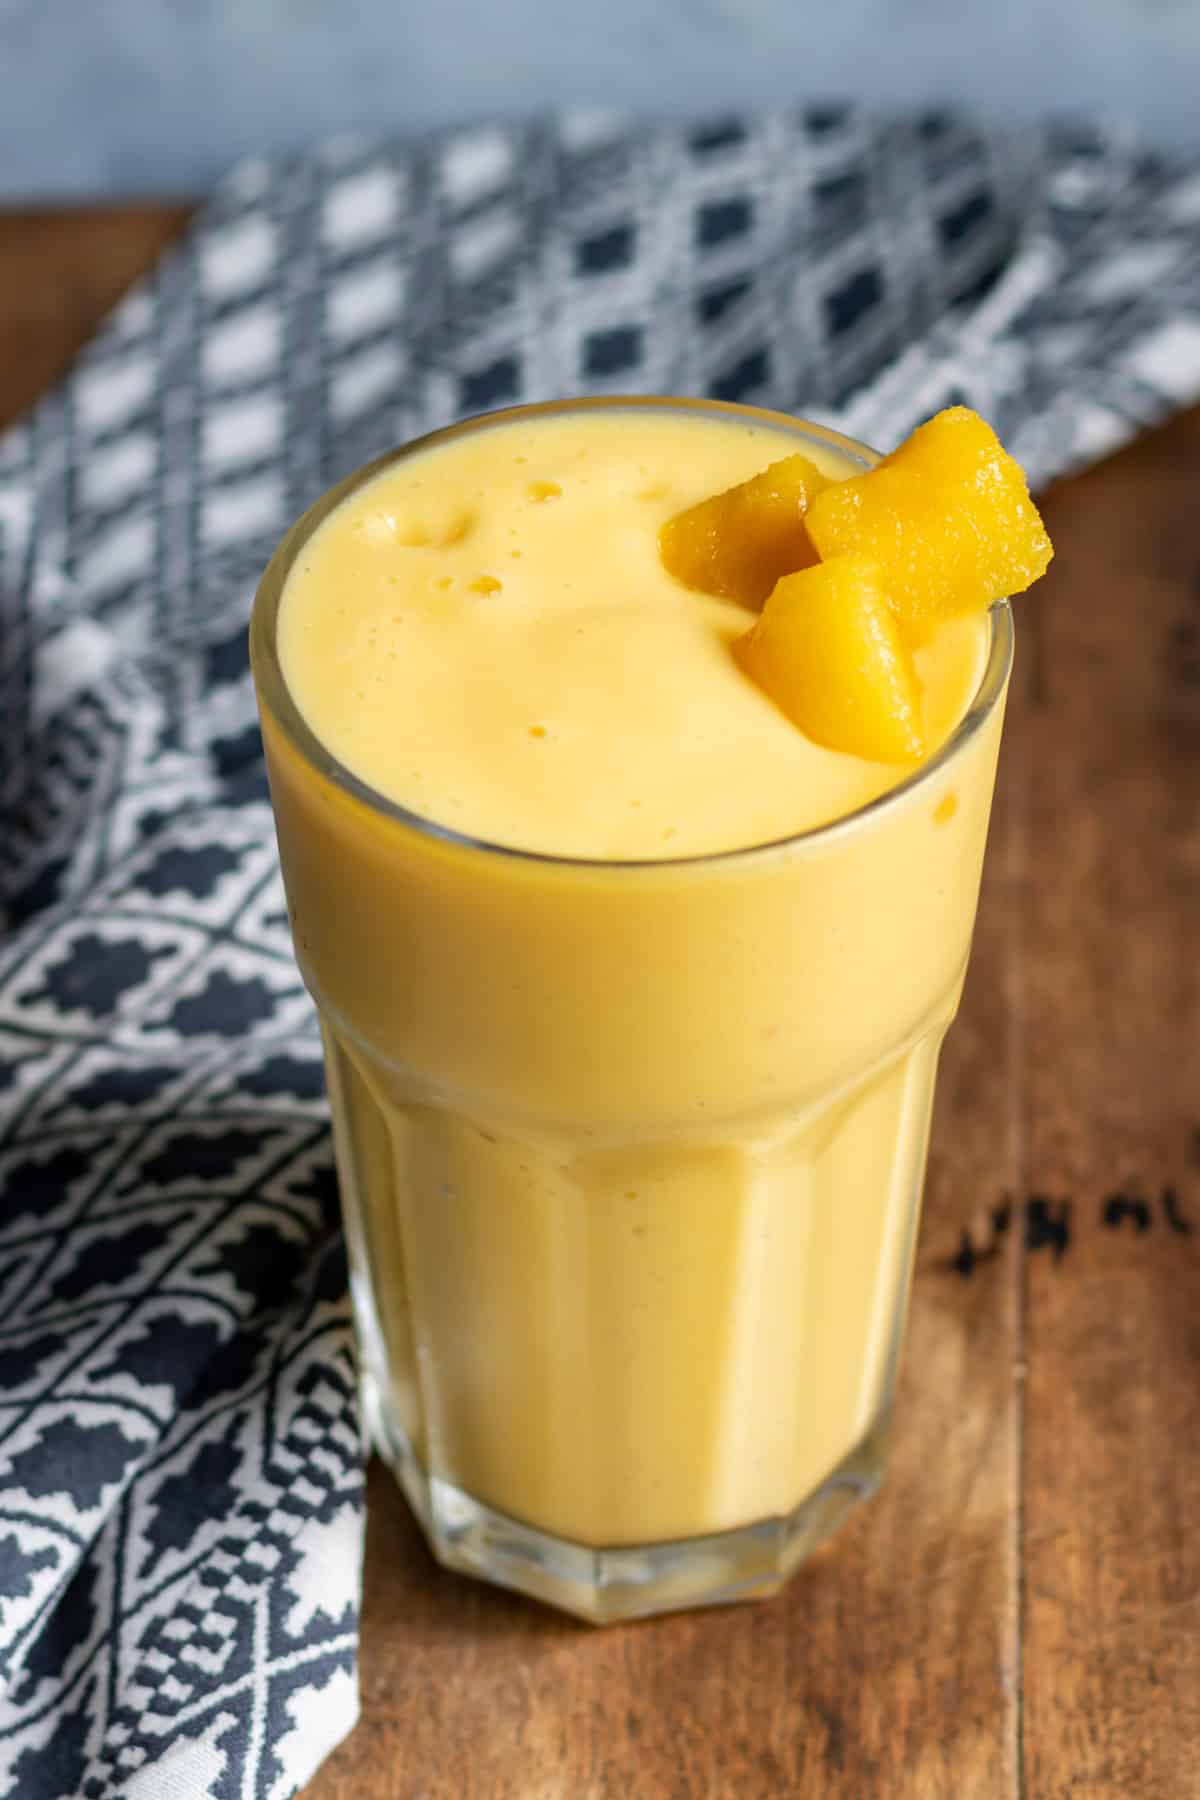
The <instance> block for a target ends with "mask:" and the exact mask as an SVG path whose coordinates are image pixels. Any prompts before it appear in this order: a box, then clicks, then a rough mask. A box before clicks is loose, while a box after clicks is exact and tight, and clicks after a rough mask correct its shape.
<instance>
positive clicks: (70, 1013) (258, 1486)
mask: <svg viewBox="0 0 1200 1800" xmlns="http://www.w3.org/2000/svg"><path fill="white" fill-rule="evenodd" d="M584 391H587V392H597V393H607V392H621V391H630V392H636V391H643V392H653V391H658V392H663V391H676V392H680V393H705V394H712V395H718V396H721V397H724V398H728V399H738V400H750V401H756V402H760V403H763V404H766V405H771V406H777V407H780V408H783V409H785V410H795V411H801V412H805V413H808V414H810V415H814V416H817V417H820V418H825V419H832V420H833V421H834V422H836V423H840V424H842V425H843V426H844V427H845V428H846V429H848V430H851V431H853V432H855V433H856V434H857V435H860V436H863V437H865V438H867V439H868V440H869V441H875V442H877V443H879V444H880V445H881V446H884V447H886V446H887V445H889V444H891V443H893V442H895V441H896V440H897V439H898V438H899V437H901V436H902V435H903V434H904V433H905V432H906V431H907V430H909V429H910V427H911V426H912V425H913V424H915V423H916V422H917V421H918V420H919V419H921V418H922V417H925V416H927V415H928V414H929V413H931V412H933V411H935V410H936V409H937V408H938V407H940V406H942V405H945V404H947V403H949V402H951V401H954V400H959V399H961V400H965V401H967V402H968V403H969V404H971V405H973V406H976V407H977V408H979V410H980V411H983V412H985V413H986V414H987V415H988V416H989V417H990V418H991V419H992V420H993V421H994V423H995V424H996V425H997V427H998V429H999V430H1000V432H1001V434H1002V435H1003V436H1004V437H1006V439H1007V440H1008V441H1009V442H1010V443H1011V444H1012V446H1013V448H1014V450H1015V451H1016V453H1017V454H1018V456H1019V457H1021V459H1022V460H1023V461H1025V463H1026V464H1027V465H1028V466H1029V468H1030V469H1031V471H1032V473H1033V475H1034V477H1035V479H1036V480H1037V481H1038V482H1045V481H1046V480H1048V479H1049V478H1050V477H1051V476H1053V475H1055V474H1057V473H1060V472H1062V471H1063V470H1066V469H1069V468H1073V467H1076V466H1078V465H1080V464H1081V463H1084V462H1086V461H1088V460H1090V459H1092V458H1094V457H1096V456H1098V455H1100V454H1102V453H1104V452H1106V451H1108V450H1110V449H1112V448H1113V447H1115V445H1116V444H1118V443H1119V442H1121V441H1122V440H1123V439H1125V438H1127V437H1129V436H1131V435H1132V434H1133V432H1134V431H1135V430H1136V429H1138V428H1139V427H1140V426H1142V425H1145V424H1149V423H1152V422H1154V421H1156V420H1158V419H1160V418H1162V417H1164V416H1165V415H1166V414H1167V413H1169V412H1170V411H1172V410H1174V409H1176V408H1177V407H1179V406H1182V405H1184V404H1185V403H1187V402H1189V401H1192V400H1194V399H1196V398H1197V397H1198V396H1200V163H1197V164H1192V165H1189V166H1184V165H1182V164H1168V163H1165V162H1163V161H1161V160H1158V159H1156V158H1154V157H1152V156H1148V155H1146V154H1144V153H1142V152H1140V151H1139V150H1138V149H1137V148H1136V146H1133V145H1131V144H1128V143H1126V142H1125V141H1124V140H1122V138H1121V137H1120V136H1119V135H1115V134H1106V133H1103V132H1092V131H1086V130H1078V131H1056V132H1051V133H1049V134H1048V135H1047V136H1046V137H1045V138H1044V139H1043V140H1041V141H1038V142H1034V141H1032V140H1030V139H1028V138H1027V139H1024V140H1022V141H1021V142H1014V141H1010V140H1008V139H1005V138H1003V137H997V136H988V135H985V134H982V133H980V132H977V131H974V130H972V129H971V128H970V127H969V126H968V125H965V124H963V123H962V122H959V121H955V120H953V119H948V118H941V117H937V118H919V119H911V120H900V121H892V122H885V123H878V122H875V123H873V122H871V121H869V120H866V119H863V118H862V117H860V116H858V115H857V114H855V113H854V112H853V111H850V110H847V109H844V108H825V109H808V110H806V111H804V110H801V111H797V112H796V113H795V114H793V115H790V116H776V117H771V118H767V119H765V120H760V121H756V122H755V123H753V124H750V123H748V122H744V121H740V120H737V119H729V120H723V121H719V122H716V123H714V124H712V125H709V126H706V127H704V128H696V129H692V130H685V129H679V128H673V129H670V130H647V131H638V132H634V131H630V130H628V129H627V128H625V127H623V126H622V125H621V124H620V123H619V122H617V121H613V120H611V119H608V118H604V117H599V116H587V117H583V116H580V117H574V118H570V119H566V120H562V121H559V122H558V123H556V124H553V125H549V124H547V125H537V126H534V127H529V128H526V129H519V130H518V129H514V130H495V129H484V130H479V131H474V132H470V133H463V134H458V135H455V136H453V137H450V138H447V139H444V140H440V141H437V142H433V143H426V144H421V145H416V146H414V145H401V146H393V147H379V146H363V145H355V144H351V143H341V144H336V145H333V146H330V147H328V148H327V149H325V150H323V151H321V152H320V153H318V154H316V155H314V156H313V157H311V158H305V159H301V160H297V161H291V162H283V163H279V164H251V165H248V166H246V167H244V168H242V169H241V170H239V171H238V172H236V173H235V175H234V176H233V177H232V178H231V180H230V181H229V182H228V183H227V184H226V186H225V187H224V189H223V190H222V191H221V192H220V193H219V194H218V196H217V197H216V198H215V200H214V201H213V202H212V204H211V205H210V206H209V207H208V208H207V210H206V211H205V212H204V213H203V214H202V215H201V217H200V218H199V220H198V221H197V223H196V225H195V226H194V228H193V230H192V231H191V233H190V234H189V236H188V237H187V239H186V240H185V241H184V243H183V244H182V245H181V247H180V248H179V249H178V250H177V251H176V252H175V253H173V254H172V255H171V256H169V257H168V258H167V259H166V261H165V262H164V263H163V264H162V265H161V267H160V268H159V269H158V270H157V272H156V273H155V274H154V275H153V276H152V277H151V278H150V279H149V280H148V281H147V282H146V283H144V284H143V285H142V287H141V288H139V289H138V290H137V291H136V292H135V293H134V294H133V295H132V296H131V297H130V298H129V299H127V300H126V301H125V302H124V304H123V305H122V306H121V307H120V309H119V310H118V312H117V313H116V314H115V316H114V317H113V319H112V320H111V322H110V324H109V325H108V327H107V328H106V329H105V331H104V332H103V333H102V335H101V336H100V337H99V338H98V339H97V340H96V342H95V343H94V344H93V345H92V346H91V347H90V348H89V349H88V350H87V352H86V353H85V354H84V355H83V356H82V357H81V359H80V360H79V362H78V364H77V365H76V367H75V369H74V371H73V373H72V374H71V375H70V377H69V378H68V379H67V381H66V382H65V383H64V384H63V385H62V386H61V387H60V388H59V389H58V390H57V391H56V392H55V393H53V394H51V395H50V396H49V397H48V398H47V399H46V400H44V401H43V402H42V403H41V405H40V406H39V407H38V408H37V409H36V411H35V412H34V413H33V414H32V415H31V416H30V417H29V418H28V419H27V420H26V421H25V422H24V423H23V424H21V425H20V426H19V427H17V428H16V429H15V430H13V431H11V432H10V433H9V434H8V435H7V436H6V437H5V438H3V439H2V440H0V604H2V608H3V615H2V624H3V646H2V647H3V654H2V656H0V807H2V808H3V840H2V841H3V846H4V849H3V855H2V857H0V905H2V907H3V909H4V916H5V920H6V929H5V932H4V934H3V937H2V938H0V1192H2V1195H3V1203H2V1205H0V1794H13V1795H19V1796H20V1797H21V1800H53V1797H57V1796H60V1795H65V1796H70V1797H71V1800H75V1797H76V1796H87V1797H88V1800H108V1797H110V1796H117V1795H120V1796H122V1797H124V1800H146V1797H150V1800H155V1797H157V1796H163V1795H170V1796H171V1797H172V1800H177V1797H178V1800H184V1797H188V1800H190V1797H191V1796H196V1797H198V1800H199V1797H201V1796H211V1797H212V1800H224V1797H226V1796H232V1795H237V1796H240V1797H244V1796H247V1795H255V1796H271V1797H274V1800H282V1797H283V1796H287V1795H290V1794H292V1793H293V1792H294V1791H295V1790H296V1788H297V1787H298V1786H300V1785H302V1784H303V1782H304V1781H306V1780H307V1778H308V1777H309V1775H310V1774H311V1773H312V1771H313V1769H314V1768H315V1767H316V1765H317V1763H318V1762H319V1761H320V1759H321V1757H322V1756H323V1755H324V1754H325V1752H326V1751H327V1750H328V1749H329V1748H330V1747H331V1746H332V1745H333V1744H334V1743H336V1742H337V1741H338V1739H339V1738H340V1737H342V1736H343V1735H344V1733H345V1732H346V1731H347V1730H348V1729H349V1728H350V1726H351V1724H352V1723H353V1721H354V1718H355V1716H356V1712H357V1690H356V1681H355V1672H354V1671H355V1646H356V1630H357V1595H358V1567H359V1559H360V1555H361V1542H362V1481H361V1456H360V1436H359V1429H360V1428H359V1422H358V1417H357V1410H356V1400H355V1390H354V1367H353V1359H352V1348H351V1337H350V1325H349V1313H348V1308H347V1303H346V1296H345V1268H344V1261H343V1257H342V1251H341V1245H340V1238H339V1233H338V1226H337V1218H336V1196H335V1183H334V1175H333V1165H332V1154H331V1150H330V1144H329V1137H328V1130H327V1124H326V1114H325V1107H324V1100H323V1089H322V1082H321V1072H320V1051H319V1044H318V1040H317V1036H316V1031H315V1026H314V1020H313V1015H312V1013H311V1010H310V1007H309V1005H308V1002H307V1000H306V998H305V996H304V994H303V991H302V989H301V987H300V984H299V981H298V978H297V976H296V973H295V969H294V965H293V963H292V960H291V954H290V946H289V940H288V933H287V921H286V917H285V914H284V909H283V900H282V893H281V890H280V887H279V883H278V879H277V875H276V869H275V854H274V840H273V833H272V827H271V821H270V814H269V808H268V804H267V798H266V790H265V784H264V778H263V771H262V763H261V753H260V746H259V740H258V733H257V727H256V723H255V712H254V703H253V695H252V691H251V686H250V678H249V671H248V666H247V661H246V649H245V638H246V623H247V618H248V611H249V603H250V596H251V593H252V590H253V586H254V583H255V581H256V579H257V576H258V574H259V572H260V570H261V568H262V566H263V564H264V562H265V560H266V557H267V555H268V554H269V551H270V549H271V548H272V546H273V544H274V541H275V540H276V538H277V537H278V535H279V534H280V532H281V531H282V529H283V528H284V527H285V525H286V524H287V523H288V522H289V521H290V520H291V518H293V517H294V516H295V515H296V514H298V513H299V512H300V511H301V510H302V509H303V507H304V506H305V505H307V504H308V502H309V501H311V500H312V499H313V498H315V496H316V495H317V494H318V493H319V492H320V491H321V490H322V489H323V488H324V487H325V486H327V485H328V484H329V483H330V482H331V481H333V480H334V479H335V478H337V477H338V476H339V475H341V474H343V473H344V472H346V471H347V470H348V469H350V468H352V467H353V466H354V465H355V464H357V463H359V462H361V461H363V460H364V459H366V458H367V457H369V456H372V455H374V454H376V453H377V452H379V451H380V450H382V449H384V448H386V447H387V446H389V445H391V444H393V443H395V442H397V441H399V440H402V439H404V438H406V437H410V436H412V435H413V434H415V433H417V432H419V431H422V430H425V429H428V428H430V427H432V426H435V425H438V424H441V423H444V422H445V421H447V420H449V419H450V418H452V417H455V416H458V415H460V414H462V413H467V412H473V411H478V410H480V409H482V408H486V407H491V406H496V405H502V404H505V403H507V402H509V401H514V400H525V399H543V398H550V397H554V396H558V395H562V394H569V393H574V392H584Z"/></svg>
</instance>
